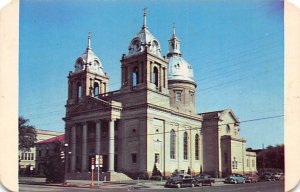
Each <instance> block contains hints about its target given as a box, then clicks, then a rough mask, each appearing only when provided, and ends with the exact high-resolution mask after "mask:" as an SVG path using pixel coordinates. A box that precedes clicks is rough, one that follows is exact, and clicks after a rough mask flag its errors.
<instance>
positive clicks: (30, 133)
mask: <svg viewBox="0 0 300 192" xmlns="http://www.w3.org/2000/svg"><path fill="white" fill-rule="evenodd" d="M28 122H29V119H25V118H23V117H19V150H21V151H24V152H26V151H29V150H30V148H32V147H34V145H35V142H36V130H35V128H34V127H33V126H32V125H28V124H27V123H28Z"/></svg>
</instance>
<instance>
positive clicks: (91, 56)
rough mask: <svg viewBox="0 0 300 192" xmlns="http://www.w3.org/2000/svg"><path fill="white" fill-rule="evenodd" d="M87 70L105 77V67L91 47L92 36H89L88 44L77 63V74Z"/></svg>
mask: <svg viewBox="0 0 300 192" xmlns="http://www.w3.org/2000/svg"><path fill="white" fill-rule="evenodd" d="M84 70H87V71H89V72H92V73H95V74H97V75H103V76H104V72H103V66H102V63H101V61H100V59H99V57H98V56H97V55H96V54H95V53H94V51H93V50H92V47H91V34H90V33H89V34H88V44H87V48H86V50H85V52H84V53H82V54H81V55H80V57H78V59H77V60H76V62H75V71H74V72H75V73H76V72H81V71H84Z"/></svg>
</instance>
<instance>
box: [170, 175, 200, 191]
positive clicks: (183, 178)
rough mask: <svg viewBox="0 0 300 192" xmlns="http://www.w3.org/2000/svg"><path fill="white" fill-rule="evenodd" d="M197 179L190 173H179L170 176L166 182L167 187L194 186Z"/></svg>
mask: <svg viewBox="0 0 300 192" xmlns="http://www.w3.org/2000/svg"><path fill="white" fill-rule="evenodd" d="M196 184H197V183H196V181H195V179H194V178H193V177H192V176H191V175H188V174H178V175H175V176H172V177H170V178H169V179H168V180H167V182H166V183H165V187H177V188H181V187H194V186H195V185H196Z"/></svg>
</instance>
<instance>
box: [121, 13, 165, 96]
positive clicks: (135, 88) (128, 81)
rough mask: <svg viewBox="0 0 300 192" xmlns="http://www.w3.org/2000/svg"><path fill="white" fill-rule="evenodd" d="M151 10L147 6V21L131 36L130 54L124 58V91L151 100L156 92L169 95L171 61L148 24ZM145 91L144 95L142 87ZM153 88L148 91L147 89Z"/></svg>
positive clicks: (122, 90) (122, 76) (145, 19)
mask: <svg viewBox="0 0 300 192" xmlns="http://www.w3.org/2000/svg"><path fill="white" fill-rule="evenodd" d="M146 21H147V12H146V9H144V15H143V25H142V28H141V30H140V32H139V33H137V35H136V36H135V37H134V38H133V39H132V40H131V42H130V45H129V48H128V54H127V55H126V54H123V56H122V59H121V68H122V74H121V82H122V85H121V92H123V93H130V94H137V95H139V97H144V102H150V98H154V97H155V96H153V95H155V94H160V95H164V96H168V94H169V91H168V80H167V74H168V63H167V60H166V59H165V58H163V57H162V56H161V48H160V43H159V41H158V39H157V38H155V37H154V35H152V33H151V32H150V31H149V30H148V26H147V23H146ZM142 90H143V91H144V95H143V96H142V95H141V93H140V92H141V91H142ZM147 91H148V92H149V93H148V94H146V92H147Z"/></svg>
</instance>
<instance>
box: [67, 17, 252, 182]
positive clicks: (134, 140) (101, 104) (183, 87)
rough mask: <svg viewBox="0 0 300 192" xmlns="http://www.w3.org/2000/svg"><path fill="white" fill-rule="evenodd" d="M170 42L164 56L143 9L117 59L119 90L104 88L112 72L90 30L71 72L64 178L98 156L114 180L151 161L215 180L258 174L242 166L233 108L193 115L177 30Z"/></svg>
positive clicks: (140, 171)
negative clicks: (124, 51)
mask: <svg viewBox="0 0 300 192" xmlns="http://www.w3.org/2000/svg"><path fill="white" fill-rule="evenodd" d="M168 43H169V51H168V53H167V55H166V56H162V55H161V48H160V42H159V41H158V39H156V38H155V36H154V35H153V34H152V33H151V32H150V31H149V29H148V26H147V23H146V12H145V13H144V21H143V26H142V28H141V30H140V31H139V33H138V34H137V35H136V36H135V37H133V39H132V40H131V42H130V45H129V49H128V53H127V54H123V55H122V57H121V88H120V90H116V91H108V90H109V89H108V86H109V78H110V77H109V76H108V74H107V73H105V72H104V67H105V64H104V65H102V62H101V60H100V59H99V57H98V56H97V55H96V54H95V53H94V52H93V50H92V48H91V39H90V35H89V37H88V45H87V48H86V50H85V52H84V53H83V54H82V55H81V56H80V57H79V58H78V59H77V60H76V62H75V69H74V71H71V72H70V73H69V75H68V100H67V104H66V116H65V118H64V120H65V124H66V125H65V139H66V142H67V143H68V144H69V149H68V150H69V151H71V155H69V156H68V157H67V164H66V166H67V168H66V170H67V177H68V178H85V177H87V176H88V174H89V172H90V171H91V158H93V157H95V155H97V154H100V155H102V156H103V168H102V171H103V172H105V174H106V175H107V176H108V178H110V179H111V180H113V179H114V175H119V178H120V175H122V173H123V174H124V173H125V174H127V175H151V173H152V170H153V167H154V164H155V165H156V166H157V168H158V169H159V170H160V171H161V173H162V174H163V175H166V176H168V175H170V174H171V173H172V172H174V171H175V170H178V171H181V172H186V171H187V170H188V169H190V170H191V171H192V173H199V172H203V173H209V174H212V175H214V176H218V177H221V176H225V175H227V174H230V173H233V172H240V173H246V172H249V171H251V172H255V171H256V168H254V167H253V169H251V170H250V169H248V168H247V167H246V166H245V161H246V159H247V155H246V151H245V142H246V141H245V139H243V138H241V137H240V136H239V135H238V125H239V121H238V119H237V118H236V117H235V115H234V114H233V112H232V111H231V110H223V111H217V112H210V113H201V114H198V113H197V112H196V109H195V100H196V87H197V84H196V82H195V80H194V74H193V69H192V66H191V65H190V64H189V63H188V62H187V61H186V60H185V59H184V58H183V57H182V54H181V50H180V40H179V39H178V37H177V36H176V34H175V28H174V29H173V33H172V35H171V38H170V39H169V41H168ZM112 78H116V77H114V76H113V77H112ZM224 122H226V123H227V124H224ZM228 127H229V128H228ZM228 129H229V131H228ZM236 146H238V147H239V148H240V150H238V151H237V150H236V148H237V147H236ZM251 155H252V156H253V155H255V153H254V154H250V156H251ZM248 156H249V155H248ZM249 158H250V157H249ZM253 159H256V158H255V157H254V158H252V159H251V160H253ZM236 161H238V162H239V163H238V164H237V168H236ZM255 164H256V162H255ZM242 167H243V168H242Z"/></svg>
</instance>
